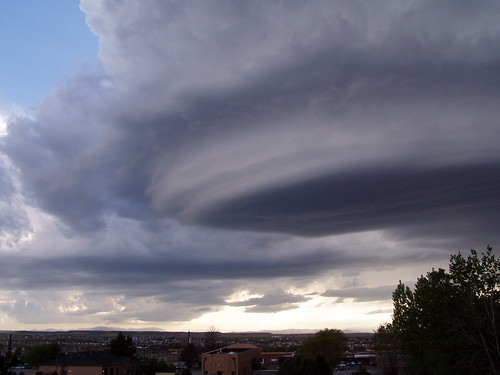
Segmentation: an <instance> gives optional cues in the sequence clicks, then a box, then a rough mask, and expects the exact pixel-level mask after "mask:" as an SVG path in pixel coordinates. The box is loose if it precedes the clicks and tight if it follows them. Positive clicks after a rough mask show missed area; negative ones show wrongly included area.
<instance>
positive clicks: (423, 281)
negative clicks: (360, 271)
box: [392, 246, 500, 375]
mask: <svg viewBox="0 0 500 375" xmlns="http://www.w3.org/2000/svg"><path fill="white" fill-rule="evenodd" d="M393 303H394V313H393V321H392V327H393V330H394V333H395V334H396V335H397V338H398V340H399V342H400V345H401V349H402V351H403V352H404V353H405V354H406V355H407V356H408V360H409V368H408V370H409V371H410V373H413V374H432V375H441V374H443V375H448V374H456V375H461V374H463V375H475V374H499V373H500V346H499V337H500V324H499V322H498V317H499V316H500V315H499V314H500V260H499V259H497V258H496V257H495V256H494V255H493V251H492V248H491V247H490V246H488V247H487V251H486V254H482V257H481V258H480V257H479V256H478V254H477V252H476V251H475V250H471V254H470V255H469V256H468V257H467V258H465V257H464V256H463V255H462V254H461V253H458V254H457V255H453V256H452V257H451V259H450V266H449V272H446V271H445V270H443V269H438V270H437V271H436V270H434V269H433V270H432V271H431V272H428V273H427V275H425V276H421V277H420V278H418V280H417V283H416V285H415V289H414V290H413V291H412V290H411V289H410V288H409V287H408V286H405V285H404V284H402V283H401V282H400V283H399V285H398V286H397V288H396V290H395V291H394V293H393Z"/></svg>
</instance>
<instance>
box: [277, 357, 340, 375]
mask: <svg viewBox="0 0 500 375" xmlns="http://www.w3.org/2000/svg"><path fill="white" fill-rule="evenodd" d="M331 373H332V371H331V370H330V368H329V366H328V365H327V364H326V362H325V360H324V359H323V357H321V356H316V358H315V359H311V358H308V357H304V356H301V355H298V356H295V357H293V358H289V359H287V360H286V361H285V362H283V364H282V365H281V366H280V368H279V370H278V375H331Z"/></svg>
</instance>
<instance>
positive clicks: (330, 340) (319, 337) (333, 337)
mask: <svg viewBox="0 0 500 375" xmlns="http://www.w3.org/2000/svg"><path fill="white" fill-rule="evenodd" d="M347 341H348V340H347V337H346V336H345V335H344V333H343V332H342V331H341V330H338V329H328V328H325V329H322V330H320V331H318V332H316V334H315V335H314V336H313V337H311V338H309V339H307V340H305V341H304V342H303V343H302V345H301V346H300V348H299V350H298V351H297V354H298V355H299V356H303V357H306V358H309V359H315V358H316V357H317V356H318V355H319V356H321V357H322V358H323V359H324V360H325V362H326V363H327V365H328V366H329V368H330V370H333V369H334V368H335V367H336V366H337V365H338V364H339V362H340V360H341V358H342V355H343V354H344V353H345V352H346V350H347Z"/></svg>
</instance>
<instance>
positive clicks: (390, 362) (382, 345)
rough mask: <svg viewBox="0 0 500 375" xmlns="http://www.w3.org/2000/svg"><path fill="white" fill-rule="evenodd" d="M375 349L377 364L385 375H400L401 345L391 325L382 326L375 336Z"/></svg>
mask: <svg viewBox="0 0 500 375" xmlns="http://www.w3.org/2000/svg"><path fill="white" fill-rule="evenodd" d="M373 347H374V349H375V350H376V351H377V357H378V358H377V362H378V365H379V367H381V368H382V371H383V373H384V375H398V374H399V360H400V352H399V344H398V342H397V338H396V334H395V332H394V328H393V327H392V324H391V323H386V324H382V325H381V326H380V327H378V329H377V331H376V332H375V334H374V335H373Z"/></svg>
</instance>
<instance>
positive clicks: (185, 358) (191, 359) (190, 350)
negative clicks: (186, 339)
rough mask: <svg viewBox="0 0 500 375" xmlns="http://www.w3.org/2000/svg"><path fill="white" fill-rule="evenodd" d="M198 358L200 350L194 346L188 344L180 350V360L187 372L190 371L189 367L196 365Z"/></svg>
mask: <svg viewBox="0 0 500 375" xmlns="http://www.w3.org/2000/svg"><path fill="white" fill-rule="evenodd" d="M199 357H200V350H199V349H198V347H197V346H196V345H195V344H193V343H191V342H190V343H188V344H187V345H186V346H184V347H183V348H182V351H181V355H180V359H181V361H182V362H185V363H186V367H187V370H191V367H192V366H194V365H196V364H197V363H198V361H199Z"/></svg>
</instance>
